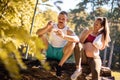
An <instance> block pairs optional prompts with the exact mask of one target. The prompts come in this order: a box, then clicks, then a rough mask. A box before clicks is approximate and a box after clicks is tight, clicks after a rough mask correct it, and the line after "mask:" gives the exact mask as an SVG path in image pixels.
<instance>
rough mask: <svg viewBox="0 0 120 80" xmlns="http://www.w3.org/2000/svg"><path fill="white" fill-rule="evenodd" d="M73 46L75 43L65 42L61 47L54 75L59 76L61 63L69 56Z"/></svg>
mask: <svg viewBox="0 0 120 80" xmlns="http://www.w3.org/2000/svg"><path fill="white" fill-rule="evenodd" d="M74 47H75V43H73V42H68V43H67V44H66V46H65V47H64V48H63V57H62V59H61V60H60V62H59V64H58V65H57V66H56V69H57V71H56V75H57V76H61V68H62V66H63V64H64V63H65V61H66V60H67V59H68V58H69V57H70V56H71V54H72V52H73V50H74ZM61 54H62V53H61Z"/></svg>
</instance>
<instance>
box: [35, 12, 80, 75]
mask: <svg viewBox="0 0 120 80" xmlns="http://www.w3.org/2000/svg"><path fill="white" fill-rule="evenodd" d="M67 21H68V14H67V12H65V11H61V12H60V13H59V15H58V23H57V24H54V23H53V22H52V21H49V22H48V24H47V25H46V26H45V27H44V28H42V29H39V30H38V31H37V32H36V34H37V35H39V37H40V38H42V39H43V41H44V43H45V45H46V57H47V58H52V59H56V60H59V61H60V62H59V64H58V66H57V67H56V70H57V71H56V75H57V76H61V67H62V66H63V64H64V63H65V61H66V60H67V59H68V58H69V57H70V56H71V54H72V52H73V50H74V47H75V43H76V42H79V38H78V37H77V36H76V35H75V33H74V32H73V31H72V30H70V28H69V27H68V26H67ZM47 33H48V34H49V40H47V39H46V37H45V36H44V34H47ZM48 41H49V42H48Z"/></svg>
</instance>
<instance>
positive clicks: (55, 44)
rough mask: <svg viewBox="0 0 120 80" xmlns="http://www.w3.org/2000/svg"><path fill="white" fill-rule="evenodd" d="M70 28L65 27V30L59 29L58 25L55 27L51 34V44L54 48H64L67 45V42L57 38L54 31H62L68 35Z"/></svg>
mask: <svg viewBox="0 0 120 80" xmlns="http://www.w3.org/2000/svg"><path fill="white" fill-rule="evenodd" d="M68 28H69V27H67V26H65V27H64V28H63V29H59V28H58V26H57V24H55V25H54V26H53V29H52V31H51V33H50V34H49V43H50V44H51V45H52V46H53V47H57V48H60V47H64V46H65V45H66V43H67V40H65V39H63V38H61V37H59V36H57V35H56V33H55V32H54V31H57V30H61V31H62V32H63V33H64V34H67V30H68Z"/></svg>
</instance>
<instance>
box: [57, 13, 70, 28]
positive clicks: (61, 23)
mask: <svg viewBox="0 0 120 80" xmlns="http://www.w3.org/2000/svg"><path fill="white" fill-rule="evenodd" d="M67 20H68V18H67V16H66V15H65V14H59V16H58V25H59V26H65V25H66V22H67Z"/></svg>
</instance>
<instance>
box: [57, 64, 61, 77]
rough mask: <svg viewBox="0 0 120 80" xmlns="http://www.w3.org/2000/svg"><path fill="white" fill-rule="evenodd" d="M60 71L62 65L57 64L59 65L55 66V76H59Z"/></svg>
mask: <svg viewBox="0 0 120 80" xmlns="http://www.w3.org/2000/svg"><path fill="white" fill-rule="evenodd" d="M61 72H62V67H61V66H59V65H57V66H56V75H57V76H61Z"/></svg>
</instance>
